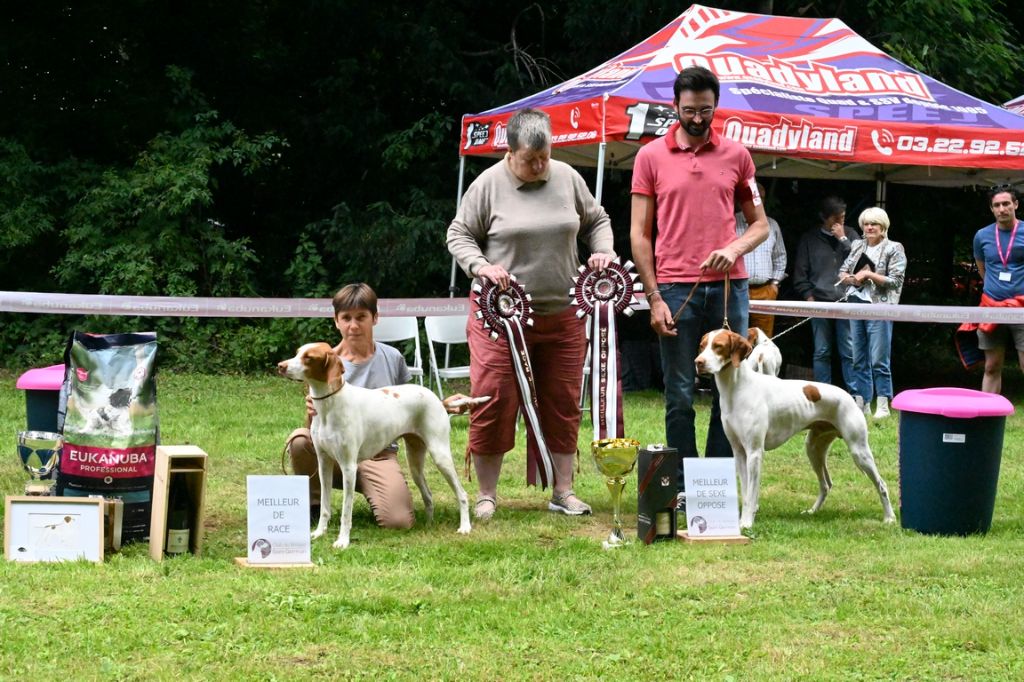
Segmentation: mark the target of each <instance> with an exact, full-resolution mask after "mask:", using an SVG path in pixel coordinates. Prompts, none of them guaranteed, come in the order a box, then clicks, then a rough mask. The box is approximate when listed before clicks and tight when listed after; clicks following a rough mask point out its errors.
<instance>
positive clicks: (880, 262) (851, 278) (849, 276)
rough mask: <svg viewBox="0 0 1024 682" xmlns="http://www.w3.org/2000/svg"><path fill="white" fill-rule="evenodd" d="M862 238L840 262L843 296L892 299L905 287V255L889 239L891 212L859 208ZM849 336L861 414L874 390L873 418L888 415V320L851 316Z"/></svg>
mask: <svg viewBox="0 0 1024 682" xmlns="http://www.w3.org/2000/svg"><path fill="white" fill-rule="evenodd" d="M859 222H860V229H861V232H862V233H863V234H864V238H863V239H858V240H857V241H855V242H854V243H853V246H851V247H850V255H849V256H847V257H846V260H845V261H844V262H843V264H842V266H840V268H839V280H840V282H841V283H843V284H846V285H848V286H849V288H848V289H847V292H846V293H847V297H848V298H847V300H848V301H851V302H860V303H870V304H875V305H896V304H897V303H899V302H900V293H901V292H902V291H903V277H904V274H905V273H906V270H907V255H906V253H905V252H904V251H903V245H902V244H900V243H899V242H894V241H892V240H890V239H889V237H888V234H889V215H888V214H887V213H886V212H885V211H884V210H883V209H881V208H874V207H872V208H867V209H864V211H863V212H862V213H861V214H860V218H859ZM850 336H851V337H852V340H853V367H854V369H853V371H854V375H855V376H856V377H857V386H858V388H859V390H860V391H861V392H862V393H863V396H862V397H863V398H864V415H865V416H870V414H871V398H872V397H875V396H877V398H878V401H877V405H876V408H875V419H882V418H884V417H888V416H889V400H890V399H891V398H892V393H893V390H892V371H891V369H890V366H889V360H890V355H891V352H892V320H850Z"/></svg>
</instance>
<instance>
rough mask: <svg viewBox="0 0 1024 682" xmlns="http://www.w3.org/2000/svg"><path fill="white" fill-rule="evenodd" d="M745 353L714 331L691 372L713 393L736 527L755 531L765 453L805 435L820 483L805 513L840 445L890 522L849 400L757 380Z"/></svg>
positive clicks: (860, 421)
mask: <svg viewBox="0 0 1024 682" xmlns="http://www.w3.org/2000/svg"><path fill="white" fill-rule="evenodd" d="M750 350H751V346H750V342H749V341H747V340H746V339H745V338H743V337H742V336H740V335H739V334H736V333H734V332H731V331H729V330H727V329H718V330H716V331H713V332H708V333H707V334H705V335H704V338H703V339H702V340H701V342H700V353H699V354H698V355H697V359H696V361H695V362H696V368H697V372H699V373H700V374H713V375H714V377H715V384H716V385H717V387H718V393H719V396H720V404H721V408H722V426H723V427H724V429H725V435H726V437H727V438H728V439H729V444H730V445H732V450H733V454H734V455H735V456H736V472H737V476H738V478H739V480H740V498H741V499H742V500H743V508H742V513H741V514H740V527H741V528H750V527H751V526H753V525H754V515H755V514H757V505H758V497H759V495H760V487H761V460H762V459H763V457H764V453H765V451H766V450H774V449H775V448H777V447H779V446H780V445H782V444H783V443H785V442H786V441H787V440H789V439H790V437H791V436H793V435H794V434H795V433H797V432H798V431H803V430H805V429H806V430H807V441H806V443H805V449H806V451H807V458H808V459H809V460H810V462H811V468H812V469H814V473H815V474H816V475H817V477H818V499H817V500H816V501H815V502H814V505H813V506H812V507H811V508H810V509H808V510H807V512H808V513H811V514H813V513H814V512H816V511H818V510H819V509H820V508H821V505H822V504H824V502H825V497H826V496H827V495H828V491H829V489H830V488H831V487H832V479H831V478H830V477H829V474H828V467H827V464H826V459H827V457H828V449H829V446H830V445H831V444H832V441H833V440H835V439H836V438H837V437H838V438H842V439H843V440H844V441H846V446H847V447H848V448H849V450H850V454H851V455H852V456H853V461H854V462H855V463H856V464H857V467H858V468H860V470H861V471H863V472H864V474H865V475H866V476H867V477H868V478H869V479H871V482H872V483H873V484H874V486H875V488H876V489H877V490H878V496H879V498H881V501H882V514H883V516H882V520H883V521H885V522H886V523H892V522H893V521H895V520H896V516H895V515H894V514H893V511H892V504H891V503H890V502H889V489H888V487H887V486H886V485H885V481H883V480H882V477H881V476H880V475H879V473H878V468H877V467H876V466H875V458H874V456H873V455H872V454H871V448H870V446H869V445H868V429H867V422H866V421H865V420H864V414H863V413H862V412H861V411H860V410H859V409H857V404H856V403H855V402H854V401H853V398H852V397H851V396H850V394H849V393H847V392H846V391H844V390H842V389H841V388H838V387H836V386H832V385H829V384H822V383H817V382H811V381H798V380H786V379H779V378H778V377H775V376H771V375H766V374H760V373H758V372H755V371H754V369H753V368H752V367H751V366H750V365H748V364H747V363H745V362H743V358H745V357H746V356H747V354H748V353H750Z"/></svg>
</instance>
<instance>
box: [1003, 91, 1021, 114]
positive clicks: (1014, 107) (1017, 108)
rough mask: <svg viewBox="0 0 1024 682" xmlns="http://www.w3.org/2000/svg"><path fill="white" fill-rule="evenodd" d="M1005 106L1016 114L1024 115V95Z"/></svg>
mask: <svg viewBox="0 0 1024 682" xmlns="http://www.w3.org/2000/svg"><path fill="white" fill-rule="evenodd" d="M1003 106H1004V107H1006V108H1007V109H1009V110H1010V111H1012V112H1014V113H1015V114H1024V95H1021V96H1020V97H1018V98H1017V99H1011V100H1010V101H1009V102H1007V103H1006V104H1004V105H1003Z"/></svg>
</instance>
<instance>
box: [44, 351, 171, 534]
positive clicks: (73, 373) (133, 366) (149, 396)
mask: <svg viewBox="0 0 1024 682" xmlns="http://www.w3.org/2000/svg"><path fill="white" fill-rule="evenodd" d="M156 349H157V342H156V334H155V333H153V332H140V333H128V334H89V333H86V332H79V331H75V332H72V334H71V338H70V339H69V340H68V345H67V348H66V349H65V352H64V384H63V386H62V388H61V394H60V407H59V408H58V414H57V423H58V429H59V430H61V432H62V433H63V434H64V449H63V452H62V453H61V457H60V464H59V465H58V466H59V468H58V472H57V495H63V496H69V497H85V496H88V495H103V496H104V497H107V498H115V499H120V500H122V501H123V503H124V518H123V526H122V539H123V540H124V541H126V542H132V541H140V540H144V539H146V538H147V537H148V536H149V514H150V509H151V506H152V497H153V470H154V466H155V463H156V446H157V443H158V441H159V428H158V422H157V411H156V377H155V369H156V368H155V365H154V360H155V359H156Z"/></svg>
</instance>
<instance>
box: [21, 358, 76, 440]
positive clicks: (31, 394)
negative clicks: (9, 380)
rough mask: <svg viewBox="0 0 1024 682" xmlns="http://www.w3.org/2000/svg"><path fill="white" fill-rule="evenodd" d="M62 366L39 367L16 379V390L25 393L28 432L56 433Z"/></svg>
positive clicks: (62, 376)
mask: <svg viewBox="0 0 1024 682" xmlns="http://www.w3.org/2000/svg"><path fill="white" fill-rule="evenodd" d="M62 383H64V365H51V366H50V367H39V368H37V369H30V370H29V371H27V372H25V373H24V374H22V375H21V376H20V377H18V383H17V384H15V386H16V387H17V388H20V389H22V390H23V391H25V419H26V423H27V427H28V430H29V431H56V430H57V406H58V402H59V399H60V386H61V384H62Z"/></svg>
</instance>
